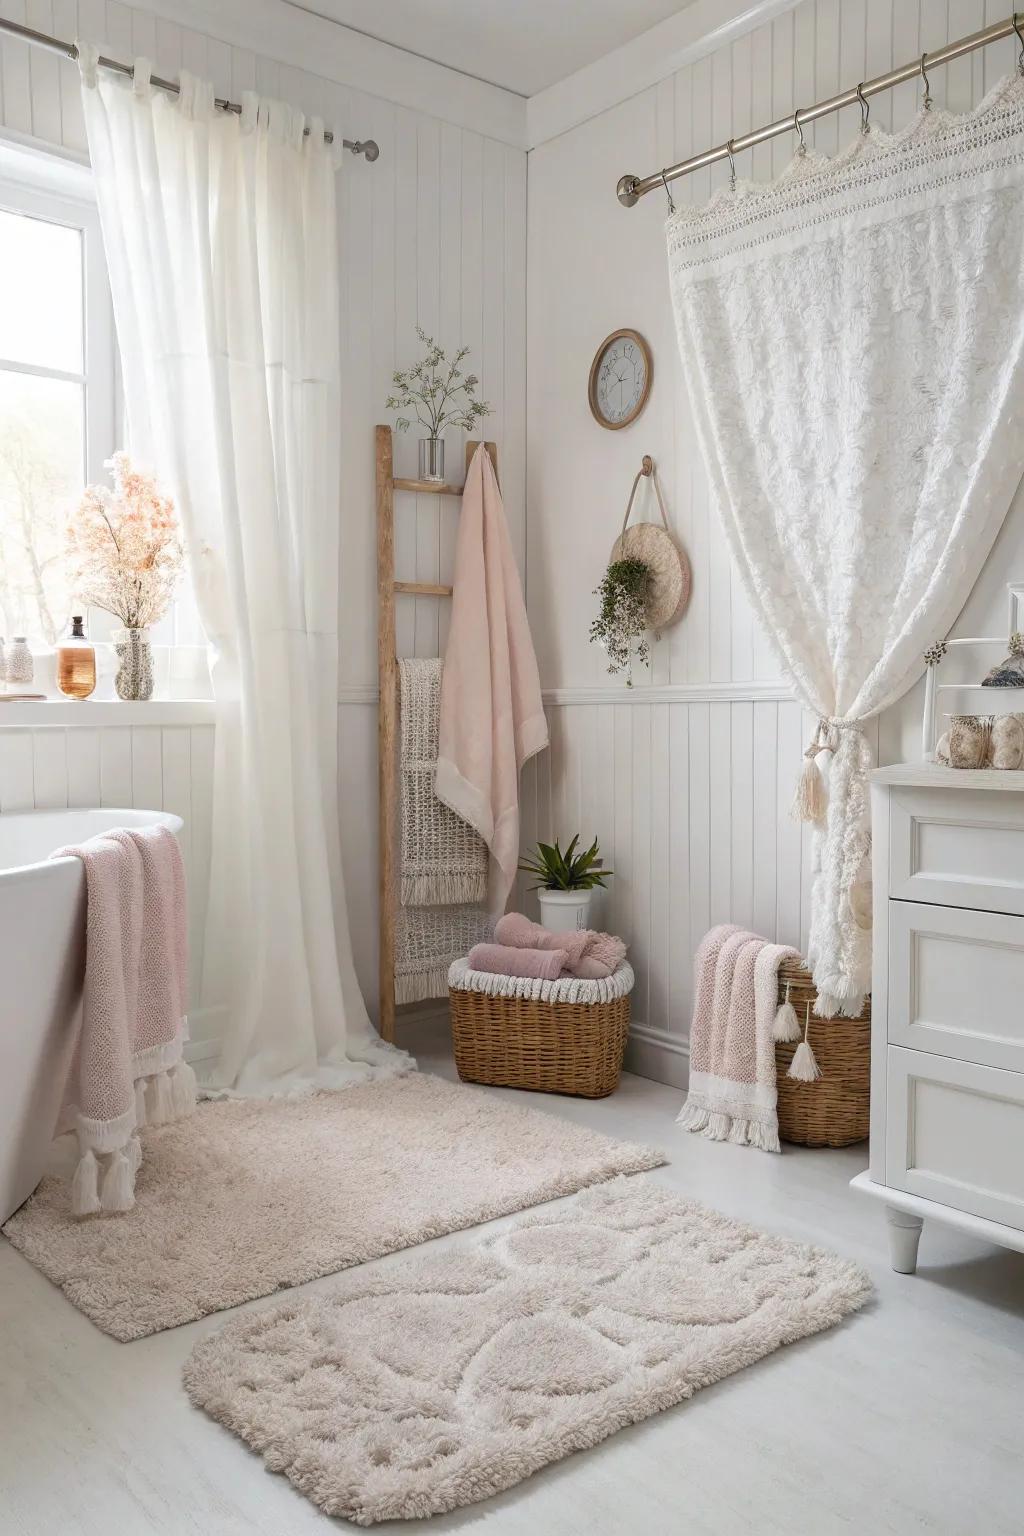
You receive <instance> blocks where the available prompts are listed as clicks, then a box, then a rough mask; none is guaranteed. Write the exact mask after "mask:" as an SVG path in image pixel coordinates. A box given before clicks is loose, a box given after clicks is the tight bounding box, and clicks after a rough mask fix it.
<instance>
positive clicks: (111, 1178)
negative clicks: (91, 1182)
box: [100, 1147, 135, 1211]
mask: <svg viewBox="0 0 1024 1536" xmlns="http://www.w3.org/2000/svg"><path fill="white" fill-rule="evenodd" d="M134 1204H135V1170H134V1169H133V1168H132V1164H131V1158H130V1156H129V1153H128V1152H127V1151H125V1149H124V1148H123V1147H122V1148H121V1150H120V1151H118V1152H111V1154H110V1161H109V1163H108V1164H107V1171H106V1173H105V1174H104V1175H103V1187H102V1189H101V1190H100V1205H101V1206H102V1208H103V1210H105V1211H130V1210H131V1208H132V1206H133V1205H134Z"/></svg>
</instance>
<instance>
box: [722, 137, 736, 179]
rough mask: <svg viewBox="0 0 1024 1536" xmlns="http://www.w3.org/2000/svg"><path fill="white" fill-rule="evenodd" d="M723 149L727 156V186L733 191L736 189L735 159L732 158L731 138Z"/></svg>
mask: <svg viewBox="0 0 1024 1536" xmlns="http://www.w3.org/2000/svg"><path fill="white" fill-rule="evenodd" d="M725 150H726V154H727V155H728V156H729V186H730V188H731V190H732V191H733V192H735V191H736V161H735V160H734V159H733V153H732V139H730V140H729V142H728V144H726V146H725Z"/></svg>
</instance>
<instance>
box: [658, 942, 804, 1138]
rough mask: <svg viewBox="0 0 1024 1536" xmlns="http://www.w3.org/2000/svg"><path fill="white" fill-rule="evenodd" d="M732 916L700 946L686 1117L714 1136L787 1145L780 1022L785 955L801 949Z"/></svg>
mask: <svg viewBox="0 0 1024 1536" xmlns="http://www.w3.org/2000/svg"><path fill="white" fill-rule="evenodd" d="M797 953H798V952H797V951H796V950H795V949H791V948H789V946H788V945H785V944H770V943H769V942H768V940H767V939H762V938H760V937H759V936H758V935H757V934H756V933H748V932H747V931H746V930H745V929H743V928H737V927H735V926H734V925H732V924H729V923H725V924H722V926H720V927H718V928H712V929H711V932H710V933H708V934H705V936H704V938H703V940H702V941H701V945H700V948H699V949H698V951H697V960H696V965H695V970H696V992H695V995H694V1005H693V1022H692V1023H691V1025H690V1090H689V1093H688V1094H687V1098H686V1103H685V1104H684V1105H683V1108H682V1110H681V1112H680V1114H679V1117H678V1123H679V1124H680V1125H682V1126H684V1127H685V1128H686V1129H687V1130H689V1131H698V1132H699V1133H700V1134H701V1135H703V1136H707V1137H708V1138H709V1139H710V1140H712V1141H731V1142H734V1143H736V1144H737V1145H739V1146H742V1147H760V1148H761V1150H762V1151H763V1152H780V1151H781V1150H782V1148H781V1145H780V1143H779V1117H778V1113H777V1110H776V1105H777V1102H778V1095H777V1092H776V1086H775V1040H774V1038H773V1033H772V1031H773V1027H774V1023H775V1014H776V1006H777V1001H778V989H779V980H778V972H779V966H780V964H781V963H782V961H783V960H784V959H786V958H788V957H793V956H796V955H797Z"/></svg>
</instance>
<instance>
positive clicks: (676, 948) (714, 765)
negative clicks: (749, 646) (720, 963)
mask: <svg viewBox="0 0 1024 1536" xmlns="http://www.w3.org/2000/svg"><path fill="white" fill-rule="evenodd" d="M545 701H546V708H547V714H548V722H549V725H550V730H551V749H550V751H549V752H547V753H544V754H543V755H541V756H540V757H538V758H535V759H534V760H533V761H532V762H531V763H529V764H528V765H527V768H526V771H525V775H524V784H523V846H524V847H526V846H528V845H529V844H531V843H533V842H534V841H536V839H537V838H538V837H541V838H543V839H544V840H545V841H548V840H549V839H550V838H552V837H558V838H559V839H561V840H562V841H563V843H564V841H565V839H566V838H567V837H571V836H572V834H573V833H574V832H576V831H579V832H580V834H581V836H582V837H583V838H585V839H589V838H591V837H592V836H594V835H596V836H597V837H598V838H599V839H600V842H601V851H602V855H603V857H604V862H605V864H606V865H607V866H608V867H609V868H610V869H613V870H614V871H615V873H614V876H613V877H612V879H611V880H609V882H608V888H607V892H606V893H603V894H602V893H599V896H598V899H597V906H596V908H595V916H594V921H595V922H596V923H597V924H599V925H600V926H603V927H607V928H609V929H611V930H612V931H613V932H615V933H619V934H621V935H622V937H623V938H624V939H626V940H627V942H628V943H629V946H630V958H631V960H632V963H633V967H634V970H635V971H636V989H635V991H634V994H633V1001H632V1018H633V1022H632V1026H631V1031H630V1046H629V1053H628V1057H627V1060H628V1064H629V1065H630V1066H631V1067H632V1069H633V1070H634V1071H638V1072H640V1073H641V1074H642V1075H643V1076H646V1077H654V1078H657V1079H659V1080H660V1081H662V1082H669V1083H674V1084H676V1085H677V1086H679V1087H685V1084H686V1073H687V1058H688V1043H687V1041H688V1034H689V1027H690V1016H691V1011H692V1001H693V998H692V983H693V954H694V951H695V950H696V948H697V945H698V944H699V943H700V940H701V938H702V937H703V935H704V934H705V933H706V932H707V930H708V928H710V927H711V926H712V925H713V924H715V923H724V922H735V923H742V924H744V925H747V926H750V927H752V928H754V929H755V930H756V931H757V932H759V933H764V934H766V935H768V936H771V937H776V936H778V937H779V938H780V939H782V940H785V941H786V942H789V943H793V944H798V945H799V944H802V943H803V942H804V941H805V940H806V933H807V922H808V916H809V898H810V838H809V836H808V833H807V829H806V828H805V827H802V826H801V825H800V823H798V822H796V821H794V820H793V819H792V818H791V817H790V815H789V806H790V802H791V800H792V797H793V788H794V784H795V781H796V776H797V774H798V772H799V769H800V762H801V754H802V751H803V747H804V742H805V738H806V734H807V718H806V716H805V715H804V712H803V711H802V710H801V708H800V705H799V704H798V703H796V701H795V700H794V699H793V697H792V695H791V693H790V691H789V689H788V688H787V687H786V686H785V684H780V683H772V682H764V683H754V684H748V685H743V684H731V685H729V684H718V685H706V686H703V687H701V686H699V685H692V686H689V687H665V688H658V687H643V686H639V685H638V686H636V687H635V688H633V689H632V690H630V691H628V692H627V691H625V690H624V689H623V688H622V687H621V686H619V687H606V688H598V687H591V688H580V689H568V688H567V689H552V690H550V691H549V692H547V693H546V695H545ZM526 900H527V903H528V905H529V903H530V902H532V901H534V900H535V898H533V897H527V898H526Z"/></svg>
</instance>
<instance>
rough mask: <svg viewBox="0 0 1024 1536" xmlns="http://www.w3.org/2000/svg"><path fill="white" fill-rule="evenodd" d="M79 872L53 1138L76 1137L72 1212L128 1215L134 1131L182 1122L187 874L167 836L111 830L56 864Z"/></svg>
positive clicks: (135, 1162) (190, 1105)
mask: <svg viewBox="0 0 1024 1536" xmlns="http://www.w3.org/2000/svg"><path fill="white" fill-rule="evenodd" d="M69 856H72V857H74V858H77V859H81V861H82V865H83V868H84V870H85V886H86V919H85V981H84V988H83V995H82V1008H81V1015H80V1025H79V1033H78V1039H77V1041H76V1042H75V1049H74V1053H73V1056H72V1062H71V1070H70V1073H69V1075H68V1080H67V1083H66V1085H65V1090H64V1102H63V1108H62V1110H61V1116H60V1121H59V1123H58V1127H57V1130H58V1133H60V1132H64V1131H69V1130H73V1131H75V1132H76V1133H77V1135H78V1144H79V1154H80V1155H79V1162H78V1166H77V1168H76V1170H75V1175H74V1179H73V1181H72V1188H71V1205H72V1211H73V1212H74V1214H75V1215H76V1216H88V1215H92V1214H93V1213H95V1212H98V1211H127V1210H130V1209H131V1207H132V1206H133V1205H134V1203H135V1174H136V1172H137V1170H138V1167H139V1164H140V1162H141V1160H142V1146H141V1143H140V1141H139V1138H138V1136H137V1135H136V1134H135V1132H136V1130H137V1129H138V1127H139V1126H142V1125H147V1124H148V1125H161V1124H163V1123H164V1122H165V1121H168V1120H176V1119H178V1118H179V1117H180V1116H181V1115H185V1114H188V1113H190V1112H191V1110H193V1109H194V1108H195V1102H196V1080H195V1074H194V1072H193V1071H192V1068H191V1067H190V1066H188V1064H187V1063H186V1062H185V1061H183V1059H182V1050H183V1047H184V1043H185V1040H186V1038H187V1024H186V1019H185V1009H186V999H187V993H188V940H187V932H188V926H187V903H186V895H185V871H184V866H183V864H182V859H181V851H180V849H179V848H178V841H177V838H176V837H175V836H174V834H173V832H171V831H170V830H169V829H168V828H167V827H140V828H132V829H122V828H118V829H116V830H114V831H111V832H106V833H104V834H102V836H99V837H94V838H90V840H89V841H88V842H86V843H82V844H81V845H80V846H78V847H72V848H61V849H59V850H58V852H56V853H54V854H53V855H52V857H53V858H55V859H59V858H67V857H69Z"/></svg>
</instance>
